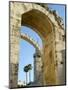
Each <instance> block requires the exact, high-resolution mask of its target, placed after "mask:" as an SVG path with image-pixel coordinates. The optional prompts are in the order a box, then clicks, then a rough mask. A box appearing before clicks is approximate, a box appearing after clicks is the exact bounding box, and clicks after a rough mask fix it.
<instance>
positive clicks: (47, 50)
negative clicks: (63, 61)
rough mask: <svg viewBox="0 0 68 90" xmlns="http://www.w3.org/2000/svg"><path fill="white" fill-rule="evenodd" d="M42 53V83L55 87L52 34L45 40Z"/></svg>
mask: <svg viewBox="0 0 68 90" xmlns="http://www.w3.org/2000/svg"><path fill="white" fill-rule="evenodd" d="M45 41H46V43H45V45H44V53H43V81H44V85H56V72H55V51H54V46H55V43H54V33H53V32H51V33H49V34H48V35H47V37H46V38H45Z"/></svg>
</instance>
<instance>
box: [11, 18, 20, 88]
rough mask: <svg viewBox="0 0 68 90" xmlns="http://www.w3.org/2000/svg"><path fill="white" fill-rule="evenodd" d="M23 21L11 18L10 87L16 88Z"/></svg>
mask: <svg viewBox="0 0 68 90" xmlns="http://www.w3.org/2000/svg"><path fill="white" fill-rule="evenodd" d="M20 23H21V21H20V19H18V18H14V17H12V18H10V62H9V69H10V70H9V87H10V88H16V87H17V82H18V81H17V80H18V64H19V41H20V27H21V24H20Z"/></svg>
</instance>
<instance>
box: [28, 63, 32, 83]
mask: <svg viewBox="0 0 68 90" xmlns="http://www.w3.org/2000/svg"><path fill="white" fill-rule="evenodd" d="M31 70H32V65H31V64H28V71H29V82H31Z"/></svg>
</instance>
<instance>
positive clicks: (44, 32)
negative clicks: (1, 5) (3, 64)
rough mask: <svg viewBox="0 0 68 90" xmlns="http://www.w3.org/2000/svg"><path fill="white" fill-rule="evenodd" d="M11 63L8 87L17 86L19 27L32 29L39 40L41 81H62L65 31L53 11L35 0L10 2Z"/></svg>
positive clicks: (64, 79) (51, 82)
mask: <svg viewBox="0 0 68 90" xmlns="http://www.w3.org/2000/svg"><path fill="white" fill-rule="evenodd" d="M9 10H10V16H9V19H10V42H9V44H10V62H9V64H10V65H9V73H10V75H9V87H10V88H16V87H17V81H18V80H17V79H18V64H19V40H20V38H21V34H20V27H21V26H22V25H26V26H29V27H30V28H33V30H34V31H35V32H37V33H38V35H39V36H40V37H41V39H42V43H43V51H42V52H43V53H42V57H41V60H42V64H43V69H42V70H43V72H42V75H41V76H42V77H43V78H42V84H43V86H44V85H48V86H50V85H59V84H60V85H61V84H65V83H66V82H65V81H66V78H65V56H63V55H64V53H65V30H64V23H63V20H62V19H61V17H60V16H58V15H57V13H56V11H55V10H53V11H52V10H50V9H49V8H48V7H47V5H44V4H37V3H23V2H14V1H13V2H12V1H11V2H10V9H9Z"/></svg>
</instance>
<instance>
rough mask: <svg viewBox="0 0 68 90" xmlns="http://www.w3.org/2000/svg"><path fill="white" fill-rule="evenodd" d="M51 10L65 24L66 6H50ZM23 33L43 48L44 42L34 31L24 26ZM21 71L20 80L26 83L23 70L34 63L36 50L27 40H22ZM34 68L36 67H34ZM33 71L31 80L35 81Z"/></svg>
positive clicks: (19, 73) (19, 72)
mask: <svg viewBox="0 0 68 90" xmlns="http://www.w3.org/2000/svg"><path fill="white" fill-rule="evenodd" d="M49 7H50V8H52V9H53V10H56V11H57V12H58V14H59V16H61V17H62V18H63V20H64V23H65V6H64V5H49ZM20 31H21V33H27V34H28V35H29V36H31V37H32V38H33V39H34V40H36V42H38V43H39V45H40V44H41V47H42V41H41V39H40V37H39V36H38V35H37V34H36V33H35V32H34V31H32V29H30V28H28V27H25V26H22V27H21V29H20ZM19 52H20V53H19V71H18V80H21V81H25V72H24V71H23V68H24V66H25V65H27V64H29V63H30V64H32V66H33V63H34V59H33V54H34V53H35V48H34V47H33V46H32V45H31V44H30V43H29V42H27V41H25V40H22V39H21V40H20V51H19ZM33 68H34V66H33ZM33 71H34V70H33V69H32V73H31V80H32V81H33V78H34V75H33ZM28 82H29V81H28Z"/></svg>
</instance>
